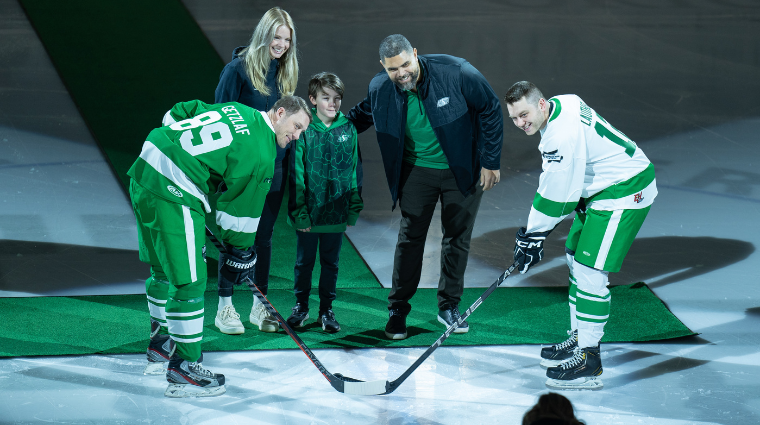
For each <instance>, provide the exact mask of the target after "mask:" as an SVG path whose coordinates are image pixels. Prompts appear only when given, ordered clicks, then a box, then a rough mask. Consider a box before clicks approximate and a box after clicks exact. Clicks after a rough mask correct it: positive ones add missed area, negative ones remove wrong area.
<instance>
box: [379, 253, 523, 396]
mask: <svg viewBox="0 0 760 425" xmlns="http://www.w3.org/2000/svg"><path fill="white" fill-rule="evenodd" d="M516 267H517V261H515V262H514V263H513V264H512V265H511V266H509V268H508V269H507V270H506V271H504V273H502V275H501V276H499V278H498V279H496V282H494V283H492V284H491V286H489V287H488V289H486V291H485V292H483V295H481V296H480V297H478V299H477V300H475V302H474V303H472V305H471V306H470V308H468V309H467V311H465V312H464V314H462V316H461V317H459V320H457V322H456V323H453V324H452V325H451V326H449V328H448V329H446V332H444V333H443V335H441V337H440V338H438V339H437V340H436V341H435V342H434V343H433V345H431V346H430V347H429V348H428V349H427V350H425V352H424V353H422V355H421V356H420V358H418V359H417V361H415V362H414V363H413V364H412V365H411V366H409V368H408V369H407V370H406V371H405V372H404V373H402V374H401V376H399V377H398V378H397V379H396V380H394V381H388V382H386V383H385V392H384V393H383V394H390V393H392V392H393V391H396V388H398V387H399V386H400V385H401V384H402V383H403V382H404V381H405V380H406V378H408V377H409V375H411V374H412V372H414V371H415V370H416V369H417V367H419V365H421V364H422V362H424V361H425V359H427V358H428V357H430V355H431V354H433V351H435V349H436V348H438V347H439V346H440V345H441V344H442V343H443V341H445V340H446V338H448V337H449V335H451V334H452V333H453V332H454V329H456V328H457V327H458V326H459V325H460V324H461V323H462V322H464V321H465V319H467V318H468V317H470V315H471V314H472V312H473V311H475V309H476V308H478V307H480V304H482V303H483V301H485V299H486V298H488V296H489V295H491V293H492V292H493V291H494V290H496V288H497V287H498V286H499V285H501V283H502V282H504V279H506V278H507V277H509V275H510V274H512V272H513V271H514V270H515V268H516Z"/></svg>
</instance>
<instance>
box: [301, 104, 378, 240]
mask: <svg viewBox="0 0 760 425" xmlns="http://www.w3.org/2000/svg"><path fill="white" fill-rule="evenodd" d="M311 113H312V122H311V125H309V128H308V129H306V131H304V132H303V133H302V134H301V137H300V138H299V139H298V140H296V141H294V142H293V151H292V153H291V156H292V157H291V162H290V163H291V172H290V199H289V201H288V222H289V223H290V224H291V225H293V227H295V228H296V229H307V228H311V231H312V232H320V233H338V232H344V231H345V230H346V225H351V226H353V225H354V224H356V220H357V219H358V218H359V212H360V211H361V210H362V208H363V207H364V204H363V202H362V198H361V196H359V190H358V185H357V179H356V166H357V164H358V162H359V154H358V143H357V136H356V128H355V127H354V125H353V124H351V123H350V122H349V121H348V119H346V117H345V115H343V114H342V113H340V112H338V115H337V116H336V117H335V120H334V121H333V123H332V125H330V127H326V126H325V125H324V124H323V123H322V121H320V119H319V117H317V114H316V110H315V109H312V111H311Z"/></svg>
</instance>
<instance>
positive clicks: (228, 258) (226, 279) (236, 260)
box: [219, 245, 256, 288]
mask: <svg viewBox="0 0 760 425" xmlns="http://www.w3.org/2000/svg"><path fill="white" fill-rule="evenodd" d="M255 264H256V253H254V252H253V247H251V248H250V249H248V250H247V251H243V250H240V249H237V248H235V247H234V246H232V245H227V253H226V254H225V253H219V287H220V288H221V287H230V286H231V285H240V284H241V283H243V282H244V281H245V280H246V278H250V279H253V270H254V266H255ZM224 283H226V285H224Z"/></svg>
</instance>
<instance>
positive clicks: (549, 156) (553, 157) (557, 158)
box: [541, 149, 564, 162]
mask: <svg viewBox="0 0 760 425" xmlns="http://www.w3.org/2000/svg"><path fill="white" fill-rule="evenodd" d="M557 152H559V149H555V150H553V151H551V152H541V156H542V157H543V158H544V159H546V161H548V162H562V158H564V157H563V156H562V155H558V154H557Z"/></svg>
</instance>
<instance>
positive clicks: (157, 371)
mask: <svg viewBox="0 0 760 425" xmlns="http://www.w3.org/2000/svg"><path fill="white" fill-rule="evenodd" d="M168 365H169V362H148V364H146V365H145V369H143V375H166V367H167V366H168Z"/></svg>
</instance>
